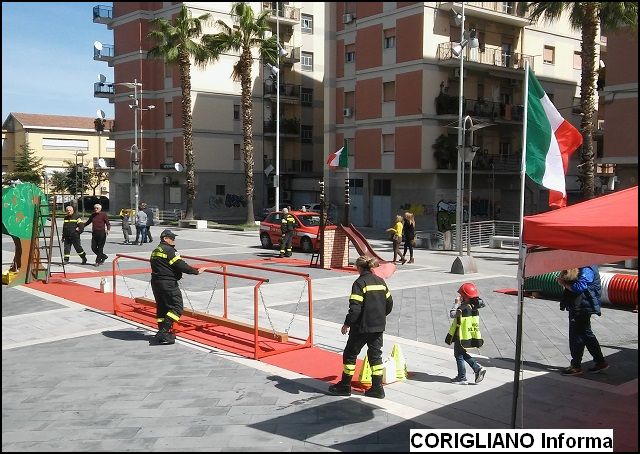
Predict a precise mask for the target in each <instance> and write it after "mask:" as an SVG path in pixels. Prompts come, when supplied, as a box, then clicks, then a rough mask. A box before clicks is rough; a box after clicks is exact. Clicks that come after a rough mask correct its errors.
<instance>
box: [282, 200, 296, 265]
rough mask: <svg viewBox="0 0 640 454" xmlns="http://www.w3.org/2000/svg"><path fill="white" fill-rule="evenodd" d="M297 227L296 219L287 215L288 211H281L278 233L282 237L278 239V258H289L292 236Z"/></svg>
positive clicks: (284, 209)
mask: <svg viewBox="0 0 640 454" xmlns="http://www.w3.org/2000/svg"><path fill="white" fill-rule="evenodd" d="M296 227H298V223H297V222H296V218H294V217H293V216H291V214H289V209H287V208H283V209H282V221H281V224H280V231H281V232H282V236H281V237H280V257H285V256H286V257H291V242H292V240H293V234H294V232H295V230H296Z"/></svg>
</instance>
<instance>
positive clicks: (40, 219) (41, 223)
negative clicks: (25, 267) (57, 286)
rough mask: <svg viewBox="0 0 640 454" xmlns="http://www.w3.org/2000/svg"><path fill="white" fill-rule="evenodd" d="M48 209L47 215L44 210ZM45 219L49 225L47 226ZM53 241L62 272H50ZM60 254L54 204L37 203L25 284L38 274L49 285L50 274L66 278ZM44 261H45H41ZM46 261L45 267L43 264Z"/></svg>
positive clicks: (60, 246) (36, 277)
mask: <svg viewBox="0 0 640 454" xmlns="http://www.w3.org/2000/svg"><path fill="white" fill-rule="evenodd" d="M44 208H48V209H49V215H47V214H46V210H44ZM47 219H49V224H48V225H47ZM54 240H55V242H56V244H57V246H56V249H57V251H58V252H59V253H60V265H62V271H51V262H52V258H53V248H54ZM63 257H64V255H63V252H62V242H61V241H60V231H59V230H58V224H57V223H56V205H55V203H53V204H49V203H44V204H43V203H41V201H40V200H39V199H38V203H37V204H36V205H35V213H34V216H33V232H32V237H31V250H30V251H29V272H28V273H27V282H31V280H32V279H39V276H40V272H44V282H45V283H47V284H48V283H49V278H50V277H51V275H52V274H62V275H63V276H64V277H66V276H67V273H66V269H65V266H64V260H63ZM43 259H45V260H43ZM44 261H46V267H45V266H43V262H44Z"/></svg>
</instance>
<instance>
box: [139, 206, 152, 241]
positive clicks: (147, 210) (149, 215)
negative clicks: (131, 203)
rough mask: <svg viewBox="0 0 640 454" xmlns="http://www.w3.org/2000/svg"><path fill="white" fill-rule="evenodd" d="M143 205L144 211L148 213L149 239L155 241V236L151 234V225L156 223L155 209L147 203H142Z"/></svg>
mask: <svg viewBox="0 0 640 454" xmlns="http://www.w3.org/2000/svg"><path fill="white" fill-rule="evenodd" d="M141 207H142V211H144V212H145V213H146V214H147V241H148V242H149V243H151V242H152V241H153V237H152V236H151V226H152V225H154V222H153V210H152V209H151V208H150V207H149V206H148V205H147V204H146V203H142V205H141Z"/></svg>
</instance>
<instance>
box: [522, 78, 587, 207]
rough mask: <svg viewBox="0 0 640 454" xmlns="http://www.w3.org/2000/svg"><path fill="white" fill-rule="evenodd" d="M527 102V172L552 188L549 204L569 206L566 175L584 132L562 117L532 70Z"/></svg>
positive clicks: (543, 184)
mask: <svg viewBox="0 0 640 454" xmlns="http://www.w3.org/2000/svg"><path fill="white" fill-rule="evenodd" d="M527 102H528V106H527V130H526V133H527V141H526V147H527V150H526V153H527V160H526V173H527V175H529V178H531V179H532V180H533V181H535V182H536V183H538V184H540V185H542V186H544V187H545V188H547V189H549V206H551V207H554V208H560V207H563V206H566V205H567V191H566V189H565V175H566V173H567V166H568V165H569V157H570V156H571V155H572V154H573V152H574V151H576V149H577V148H578V147H579V146H580V145H582V134H580V132H579V131H578V130H577V129H576V128H575V127H574V126H573V125H571V123H569V122H568V121H566V120H565V119H564V118H562V116H561V115H560V113H559V112H558V110H557V109H556V108H555V106H554V105H553V103H551V100H550V99H549V97H548V96H547V94H546V93H545V92H544V90H543V89H542V86H541V85H540V82H538V79H536V77H535V76H534V75H533V73H532V72H531V71H529V93H528V96H527Z"/></svg>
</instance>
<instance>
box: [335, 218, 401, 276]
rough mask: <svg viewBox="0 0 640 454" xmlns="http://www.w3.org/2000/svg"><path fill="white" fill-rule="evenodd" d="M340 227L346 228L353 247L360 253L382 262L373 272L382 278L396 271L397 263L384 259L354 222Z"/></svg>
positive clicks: (345, 231)
mask: <svg viewBox="0 0 640 454" xmlns="http://www.w3.org/2000/svg"><path fill="white" fill-rule="evenodd" d="M340 228H341V229H342V230H344V233H345V234H346V235H347V238H349V240H350V241H351V242H352V243H353V247H354V248H356V251H358V254H360V255H368V256H369V257H375V258H376V259H378V261H379V262H380V266H379V267H377V268H374V269H373V273H374V274H376V275H377V276H380V277H381V278H383V279H384V278H387V277H389V276H391V275H392V274H393V273H394V272H395V271H396V265H395V264H393V263H391V262H389V261H387V260H384V259H383V258H382V257H380V256H379V255H378V254H376V252H375V251H374V250H373V248H372V247H371V245H370V244H369V242H368V241H367V239H366V238H365V237H364V235H363V234H362V233H360V231H359V230H358V229H356V228H355V226H354V225H353V224H349V225H348V226H346V225H341V226H340Z"/></svg>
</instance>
